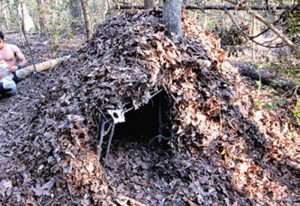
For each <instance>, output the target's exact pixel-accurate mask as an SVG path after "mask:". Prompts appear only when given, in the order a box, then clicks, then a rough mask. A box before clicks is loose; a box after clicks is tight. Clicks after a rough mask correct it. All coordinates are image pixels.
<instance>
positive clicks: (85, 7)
mask: <svg viewBox="0 0 300 206" xmlns="http://www.w3.org/2000/svg"><path fill="white" fill-rule="evenodd" d="M80 1H81V8H82V12H83V17H84V22H85V30H86V37H87V40H90V39H91V37H92V33H93V27H92V23H91V17H90V12H89V8H88V0H80Z"/></svg>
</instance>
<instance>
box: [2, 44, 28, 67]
mask: <svg viewBox="0 0 300 206" xmlns="http://www.w3.org/2000/svg"><path fill="white" fill-rule="evenodd" d="M11 50H12V51H13V52H14V54H15V56H16V59H17V61H21V62H19V63H17V65H16V66H10V67H8V68H7V70H8V71H9V72H14V71H16V70H18V69H20V68H21V67H23V66H25V65H26V64H27V60H26V57H25V56H24V54H23V53H22V52H21V50H20V49H19V47H17V46H16V45H11Z"/></svg>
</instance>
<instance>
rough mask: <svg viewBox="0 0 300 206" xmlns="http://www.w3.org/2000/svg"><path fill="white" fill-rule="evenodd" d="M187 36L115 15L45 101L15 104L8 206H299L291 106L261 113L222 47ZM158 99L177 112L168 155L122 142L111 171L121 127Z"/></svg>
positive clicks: (4, 129)
mask: <svg viewBox="0 0 300 206" xmlns="http://www.w3.org/2000/svg"><path fill="white" fill-rule="evenodd" d="M183 30H184V34H185V36H184V38H182V39H180V40H178V39H176V38H172V37H170V36H168V35H167V33H166V30H165V27H164V26H163V24H162V13H161V11H158V10H152V11H144V12H129V13H125V14H122V15H120V16H117V17H114V18H112V19H110V20H108V21H107V22H105V23H104V24H102V25H99V26H98V28H97V31H96V32H95V34H94V36H93V38H92V40H91V41H90V42H88V43H86V44H85V45H83V46H82V47H81V48H80V49H79V50H78V51H77V52H76V53H75V54H73V56H72V58H71V59H70V61H69V62H67V63H65V65H62V66H61V67H59V68H57V69H56V70H55V71H52V72H51V73H50V72H49V73H47V74H44V76H43V77H42V82H43V84H44V85H45V86H44V88H43V90H44V91H46V92H43V93H42V92H41V93H39V95H38V98H37V99H36V100H35V101H32V99H30V98H27V99H23V101H24V102H25V103H27V104H25V105H24V102H22V101H21V100H22V97H17V99H15V101H16V100H20V101H18V102H17V103H16V104H14V105H11V108H10V109H9V110H8V112H7V111H6V113H5V115H6V118H5V121H3V123H2V125H1V127H0V128H1V133H0V134H1V136H5V137H6V139H11V140H12V139H13V141H10V142H9V141H8V143H7V144H6V145H5V147H6V152H7V153H6V156H9V157H11V159H12V161H13V162H14V166H11V167H9V168H4V170H5V172H6V175H5V176H3V177H2V178H1V181H0V186H1V187H0V188H1V193H0V196H1V203H2V204H5V205H10V204H20V205H30V204H32V205H72V204H76V205H78V204H79V205H109V204H116V205H142V204H146V205H255V204H260V205H295V204H297V203H299V198H300V196H299V191H300V190H299V183H300V180H299V177H300V175H299V169H300V164H299V160H298V158H299V135H298V134H299V128H297V126H296V125H295V124H294V121H293V119H292V118H291V117H290V116H288V115H289V114H290V113H289V112H287V111H286V108H287V106H288V105H290V104H289V102H287V103H286V104H285V105H281V106H280V107H278V108H276V110H263V109H257V107H256V99H258V98H261V96H262V95H263V97H264V98H265V99H268V98H271V97H270V96H268V94H263V93H260V94H258V93H257V91H256V89H255V88H254V87H253V86H252V85H251V83H249V82H248V81H247V80H245V79H244V78H243V77H241V76H240V75H239V73H238V70H237V69H236V68H234V67H232V66H231V65H229V64H228V63H227V62H226V61H224V52H223V51H222V50H221V49H220V40H219V39H218V38H217V37H214V36H212V35H211V34H210V33H209V32H207V31H204V30H201V29H200V28H198V27H197V26H195V23H194V22H190V21H188V20H184V22H183ZM41 85H42V84H41ZM46 86H47V89H46V88H45V87H46ZM160 92H164V93H165V94H166V96H167V97H168V101H169V104H170V109H169V110H168V111H167V112H168V115H169V117H170V118H171V123H170V124H171V125H170V126H169V130H170V137H168V139H169V142H168V144H169V146H168V149H167V150H166V149H156V150H154V149H153V148H152V149H151V148H148V147H145V146H140V145H137V144H136V143H126V144H124V143H123V144H122V143H121V144H120V145H118V146H116V145H114V146H113V147H112V148H111V150H110V152H111V158H110V160H109V162H108V163H107V165H106V168H105V169H103V167H102V164H98V162H99V155H102V156H103V153H104V152H103V151H102V147H104V146H107V140H108V139H109V136H110V135H113V129H114V128H115V127H114V123H117V121H118V120H120V119H122V116H123V115H124V114H125V113H126V112H130V111H133V110H137V109H140V108H141V107H142V106H144V105H145V104H147V103H148V102H149V101H151V100H152V98H153V97H154V96H155V95H156V94H157V93H160ZM24 95H25V97H26V94H24ZM27 97H28V96H27ZM6 101H7V100H6ZM20 105H23V106H24V107H20ZM16 110H17V111H20V112H16ZM22 114H23V115H22ZM116 114H117V116H116ZM145 118H146V117H145ZM120 121H122V120H120ZM140 138H142V137H140ZM102 141H103V144H102ZM112 141H114V139H113V140H112ZM97 145H98V147H97Z"/></svg>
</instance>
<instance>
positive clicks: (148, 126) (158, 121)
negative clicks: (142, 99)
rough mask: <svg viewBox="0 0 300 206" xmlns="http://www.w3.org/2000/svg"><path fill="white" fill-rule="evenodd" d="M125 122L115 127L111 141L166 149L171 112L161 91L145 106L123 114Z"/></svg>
mask: <svg viewBox="0 0 300 206" xmlns="http://www.w3.org/2000/svg"><path fill="white" fill-rule="evenodd" d="M125 119H126V122H124V123H120V124H117V125H116V128H115V133H114V138H113V141H114V142H115V143H116V144H118V143H120V144H124V143H130V142H135V143H138V144H142V145H145V146H146V145H147V146H150V147H152V146H155V147H157V146H159V147H160V146H162V147H166V146H167V142H168V140H169V139H170V136H171V124H172V112H171V102H170V98H169V97H168V95H167V94H166V93H165V92H164V91H162V92H160V93H159V94H157V95H155V96H154V97H153V98H152V99H151V100H150V101H149V103H148V104H147V105H144V106H143V107H141V108H140V109H138V110H131V111H129V112H127V113H126V114H125Z"/></svg>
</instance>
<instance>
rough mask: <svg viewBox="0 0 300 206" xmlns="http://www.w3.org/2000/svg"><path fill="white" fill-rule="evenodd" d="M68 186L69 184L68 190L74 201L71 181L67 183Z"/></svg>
mask: <svg viewBox="0 0 300 206" xmlns="http://www.w3.org/2000/svg"><path fill="white" fill-rule="evenodd" d="M67 186H68V191H69V194H70V197H71V201H72V202H74V199H73V194H72V190H71V186H70V184H69V183H67Z"/></svg>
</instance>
